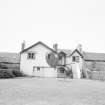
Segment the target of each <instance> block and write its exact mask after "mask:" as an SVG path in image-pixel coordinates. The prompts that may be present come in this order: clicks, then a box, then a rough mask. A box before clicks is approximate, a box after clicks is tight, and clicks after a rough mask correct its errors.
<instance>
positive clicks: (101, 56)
mask: <svg viewBox="0 0 105 105" xmlns="http://www.w3.org/2000/svg"><path fill="white" fill-rule="evenodd" d="M83 56H84V59H85V60H87V61H89V60H91V61H105V53H91V52H84V53H83Z"/></svg>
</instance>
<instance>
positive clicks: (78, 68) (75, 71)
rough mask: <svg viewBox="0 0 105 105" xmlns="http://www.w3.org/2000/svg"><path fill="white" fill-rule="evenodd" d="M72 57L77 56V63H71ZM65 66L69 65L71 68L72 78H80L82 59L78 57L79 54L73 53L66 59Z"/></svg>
mask: <svg viewBox="0 0 105 105" xmlns="http://www.w3.org/2000/svg"><path fill="white" fill-rule="evenodd" d="M73 56H79V62H72V57H73ZM67 64H69V65H70V66H71V67H72V71H73V78H80V77H81V72H82V71H81V70H82V66H83V59H82V57H81V56H80V54H78V53H77V52H75V53H74V54H73V55H72V56H69V57H67Z"/></svg>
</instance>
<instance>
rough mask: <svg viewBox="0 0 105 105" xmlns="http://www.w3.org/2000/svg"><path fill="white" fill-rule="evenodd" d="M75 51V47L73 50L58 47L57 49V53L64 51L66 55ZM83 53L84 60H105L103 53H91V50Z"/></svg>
mask: <svg viewBox="0 0 105 105" xmlns="http://www.w3.org/2000/svg"><path fill="white" fill-rule="evenodd" d="M75 51H77V50H76V49H75V50H68V49H59V50H58V53H59V52H64V53H65V54H67V56H71V55H72V53H74V52H75ZM81 55H83V58H84V59H85V60H86V61H100V62H101V61H102V62H103V61H104V62H105V53H93V52H84V51H83V52H82V54H81Z"/></svg>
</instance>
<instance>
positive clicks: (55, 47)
mask: <svg viewBox="0 0 105 105" xmlns="http://www.w3.org/2000/svg"><path fill="white" fill-rule="evenodd" d="M53 49H54V51H56V52H57V51H58V44H53Z"/></svg>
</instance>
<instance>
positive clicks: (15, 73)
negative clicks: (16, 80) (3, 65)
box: [12, 70, 24, 77]
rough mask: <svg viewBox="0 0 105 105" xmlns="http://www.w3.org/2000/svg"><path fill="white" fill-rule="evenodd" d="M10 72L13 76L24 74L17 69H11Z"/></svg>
mask: <svg viewBox="0 0 105 105" xmlns="http://www.w3.org/2000/svg"><path fill="white" fill-rule="evenodd" d="M12 73H13V75H14V76H15V77H23V76H24V74H23V73H22V72H21V71H19V70H13V71H12Z"/></svg>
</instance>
